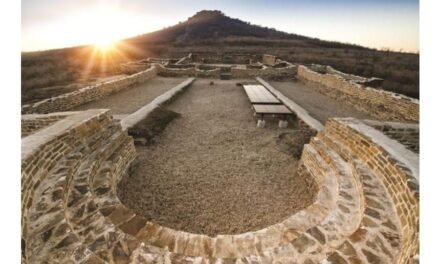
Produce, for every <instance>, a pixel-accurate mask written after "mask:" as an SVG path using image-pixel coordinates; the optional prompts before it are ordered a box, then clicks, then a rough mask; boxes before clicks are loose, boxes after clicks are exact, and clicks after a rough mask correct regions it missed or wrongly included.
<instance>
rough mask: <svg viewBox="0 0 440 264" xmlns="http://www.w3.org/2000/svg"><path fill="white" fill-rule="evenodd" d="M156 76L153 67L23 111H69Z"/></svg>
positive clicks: (24, 108)
mask: <svg viewBox="0 0 440 264" xmlns="http://www.w3.org/2000/svg"><path fill="white" fill-rule="evenodd" d="M156 75H157V69H156V67H154V66H153V67H151V68H149V69H147V70H145V71H141V72H138V73H135V74H133V75H129V76H127V77H123V78H121V79H117V80H112V81H108V82H104V83H100V84H97V85H93V86H88V87H84V88H82V89H79V90H78V91H74V92H71V93H66V94H62V95H60V96H57V97H52V98H49V99H45V100H43V101H39V102H37V103H34V104H28V105H23V106H22V110H21V111H22V113H23V114H33V113H39V114H46V113H53V112H59V111H67V110H69V109H72V108H74V107H76V106H79V105H82V104H85V103H88V102H91V101H95V100H97V99H100V98H103V97H106V96H108V95H110V94H113V93H116V92H119V91H121V90H123V89H127V88H130V87H131V86H133V85H134V84H137V83H142V82H145V81H146V80H148V79H151V78H153V77H154V76H156Z"/></svg>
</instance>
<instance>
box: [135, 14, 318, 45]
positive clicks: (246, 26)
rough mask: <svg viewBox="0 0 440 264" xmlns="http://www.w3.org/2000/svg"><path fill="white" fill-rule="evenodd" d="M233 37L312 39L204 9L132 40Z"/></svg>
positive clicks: (150, 41)
mask: <svg viewBox="0 0 440 264" xmlns="http://www.w3.org/2000/svg"><path fill="white" fill-rule="evenodd" d="M231 36H234V37H240V36H241V37H244V36H246V37H256V38H274V39H301V40H311V39H312V38H308V37H305V36H300V35H296V34H289V33H286V32H282V31H278V30H276V29H274V28H268V27H262V26H258V25H253V24H251V23H249V22H245V21H242V20H240V19H237V18H231V17H229V16H226V15H225V14H224V13H223V12H222V11H219V10H202V11H199V12H197V13H196V14H195V15H193V16H191V17H189V18H188V19H187V20H186V21H184V22H180V23H178V24H176V25H174V26H171V27H167V28H165V29H162V30H159V31H156V32H152V33H148V34H144V35H141V36H138V37H136V38H134V39H132V40H137V41H141V42H149V43H170V42H175V43H182V42H183V43H188V42H191V43H194V42H197V41H200V40H205V39H221V38H226V37H231Z"/></svg>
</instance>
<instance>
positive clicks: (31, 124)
mask: <svg viewBox="0 0 440 264" xmlns="http://www.w3.org/2000/svg"><path fill="white" fill-rule="evenodd" d="M70 114H71V112H70V113H56V114H48V115H39V114H31V115H22V116H21V136H22V137H26V136H28V135H30V134H33V133H35V132H36V131H38V130H40V129H43V128H45V127H47V126H49V125H51V124H53V123H55V122H56V121H58V120H61V119H63V118H65V117H66V116H68V115H70Z"/></svg>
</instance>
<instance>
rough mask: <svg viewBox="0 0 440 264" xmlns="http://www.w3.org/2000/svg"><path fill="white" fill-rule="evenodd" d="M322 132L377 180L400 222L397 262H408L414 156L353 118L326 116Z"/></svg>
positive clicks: (413, 248)
mask: <svg viewBox="0 0 440 264" xmlns="http://www.w3.org/2000/svg"><path fill="white" fill-rule="evenodd" d="M323 134H324V135H323V136H322V137H324V138H325V137H326V138H327V139H328V140H330V141H332V144H333V145H334V146H335V148H338V149H339V150H338V152H339V153H340V154H341V155H342V156H343V157H344V159H346V160H350V159H353V157H354V158H356V159H358V160H359V161H360V162H362V163H363V164H364V165H365V166H366V167H367V168H368V169H369V170H370V171H371V172H373V176H375V177H378V178H379V179H380V180H381V182H382V184H383V186H384V187H385V189H386V190H387V193H388V195H389V196H390V197H391V199H392V202H393V205H394V209H395V210H396V213H397V216H398V218H399V220H400V225H401V247H402V248H401V250H400V255H399V257H398V262H397V263H411V261H412V258H413V257H414V256H416V255H418V250H419V184H418V182H419V179H418V178H419V171H418V166H419V165H418V164H419V157H418V155H416V154H414V153H413V152H410V151H408V150H407V149H405V148H404V146H402V145H401V144H399V143H397V142H396V141H393V140H391V139H390V138H388V137H387V136H386V135H385V134H383V133H381V132H380V131H379V130H376V129H374V128H373V127H371V126H368V125H367V124H365V123H364V122H362V121H359V120H356V119H353V118H344V119H343V118H338V119H330V120H329V121H328V122H327V123H326V127H325V130H324V133H323ZM376 211H377V209H376ZM370 214H371V215H375V211H371V210H370Z"/></svg>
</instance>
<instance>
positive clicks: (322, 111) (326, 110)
mask: <svg viewBox="0 0 440 264" xmlns="http://www.w3.org/2000/svg"><path fill="white" fill-rule="evenodd" d="M270 84H271V85H272V86H273V87H274V88H276V89H277V90H278V91H280V92H282V93H283V94H284V95H285V96H287V97H289V98H290V99H291V100H293V101H294V102H295V103H297V104H299V105H300V106H301V107H303V108H304V109H306V110H307V111H308V112H309V114H310V115H311V116H312V117H314V118H316V119H317V120H318V121H320V122H321V123H322V124H325V121H327V119H328V118H330V117H355V118H359V119H368V118H369V119H374V118H373V117H371V116H370V115H368V114H367V113H364V112H360V111H359V110H357V109H355V108H354V107H352V106H350V105H348V104H344V103H342V102H340V101H336V100H334V99H332V98H330V97H328V96H325V95H323V94H321V93H319V92H318V91H317V90H315V89H314V87H313V85H314V84H312V83H307V85H306V84H304V83H302V82H300V81H296V82H293V81H289V82H270Z"/></svg>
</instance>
